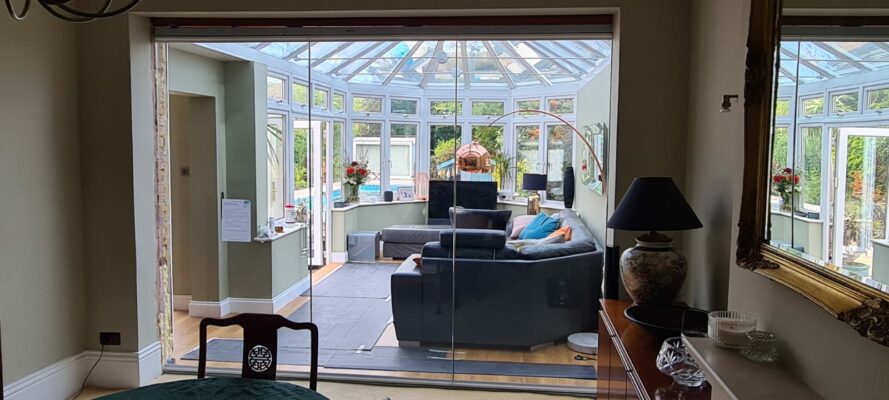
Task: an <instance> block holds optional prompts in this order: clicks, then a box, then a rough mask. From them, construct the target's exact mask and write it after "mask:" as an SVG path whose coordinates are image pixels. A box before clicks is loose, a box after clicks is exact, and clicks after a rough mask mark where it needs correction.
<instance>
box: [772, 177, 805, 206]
mask: <svg viewBox="0 0 889 400" xmlns="http://www.w3.org/2000/svg"><path fill="white" fill-rule="evenodd" d="M772 192H773V193H775V194H776V195H778V197H779V198H780V199H781V205H780V208H781V211H783V212H786V213H789V214H793V210H794V209H796V208H798V207H795V206H796V205H795V204H794V202H795V201H798V199H799V175H794V174H793V169H791V168H784V169H783V170H781V171H780V172H778V173H776V174H774V176H772Z"/></svg>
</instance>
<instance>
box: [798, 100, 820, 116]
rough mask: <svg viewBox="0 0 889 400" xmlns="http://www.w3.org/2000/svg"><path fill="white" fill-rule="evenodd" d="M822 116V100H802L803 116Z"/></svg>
mask: <svg viewBox="0 0 889 400" xmlns="http://www.w3.org/2000/svg"><path fill="white" fill-rule="evenodd" d="M821 114H824V98H823V97H816V98H812V99H803V115H805V116H807V117H808V116H812V115H821Z"/></svg>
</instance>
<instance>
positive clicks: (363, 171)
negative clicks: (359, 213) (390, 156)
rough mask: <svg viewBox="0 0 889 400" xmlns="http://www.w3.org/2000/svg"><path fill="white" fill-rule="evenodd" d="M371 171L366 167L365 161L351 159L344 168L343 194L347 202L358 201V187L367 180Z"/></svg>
mask: <svg viewBox="0 0 889 400" xmlns="http://www.w3.org/2000/svg"><path fill="white" fill-rule="evenodd" d="M370 174H371V171H370V170H369V169H367V161H362V162H358V161H352V163H351V164H349V166H347V167H346V170H345V177H344V178H345V182H343V195H344V196H345V197H346V201H347V202H349V203H358V201H359V198H358V188H359V187H360V186H361V185H363V184H364V183H365V182H367V177H368V175H370Z"/></svg>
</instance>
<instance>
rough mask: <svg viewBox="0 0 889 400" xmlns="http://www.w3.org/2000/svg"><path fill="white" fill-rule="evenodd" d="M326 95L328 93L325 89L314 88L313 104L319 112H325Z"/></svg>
mask: <svg viewBox="0 0 889 400" xmlns="http://www.w3.org/2000/svg"><path fill="white" fill-rule="evenodd" d="M328 95H329V92H328V91H327V89H318V88H315V100H314V103H313V104H314V105H315V108H318V109H321V110H326V109H327V96H328Z"/></svg>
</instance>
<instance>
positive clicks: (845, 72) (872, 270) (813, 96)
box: [736, 0, 889, 346]
mask: <svg viewBox="0 0 889 400" xmlns="http://www.w3.org/2000/svg"><path fill="white" fill-rule="evenodd" d="M747 47H748V54H747V65H746V68H747V70H746V74H745V87H744V96H745V105H744V135H745V137H744V180H743V196H742V201H741V213H740V220H739V235H738V239H737V243H738V249H737V254H736V256H737V257H736V258H737V263H738V265H739V266H740V267H742V268H746V269H750V270H753V271H755V272H756V273H758V274H760V275H763V276H765V277H767V278H769V279H771V280H773V281H775V282H778V283H780V284H783V285H785V286H787V287H789V288H791V289H792V290H794V291H796V292H798V293H800V294H802V295H803V296H805V297H806V298H808V299H810V300H812V301H813V302H815V303H817V304H818V305H820V306H821V307H823V308H824V309H825V310H826V311H827V312H829V313H831V314H832V315H834V316H835V317H836V318H838V319H839V320H841V321H845V322H846V323H847V324H848V325H849V326H850V327H851V328H852V329H855V330H856V331H858V332H859V333H860V334H861V335H862V336H864V337H866V338H868V339H870V340H872V341H874V342H877V343H879V344H882V345H886V346H889V217H887V214H889V213H887V210H889V18H886V17H837V18H833V17H826V16H818V17H794V16H782V15H781V1H780V0H754V1H752V3H751V13H750V25H749V34H748V41H747Z"/></svg>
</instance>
